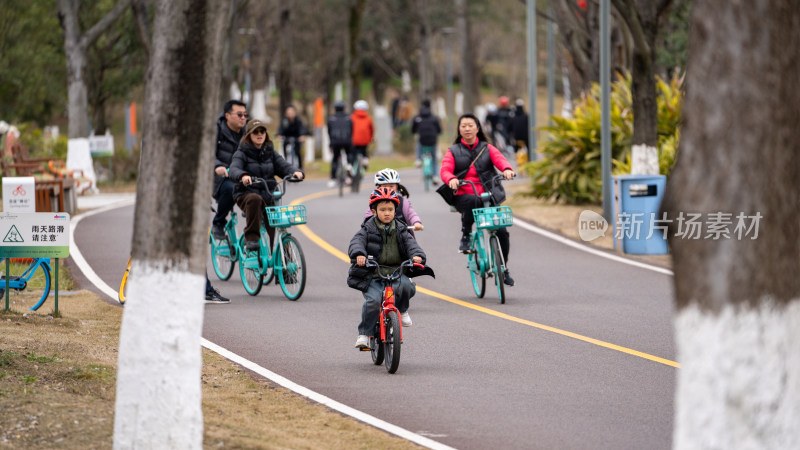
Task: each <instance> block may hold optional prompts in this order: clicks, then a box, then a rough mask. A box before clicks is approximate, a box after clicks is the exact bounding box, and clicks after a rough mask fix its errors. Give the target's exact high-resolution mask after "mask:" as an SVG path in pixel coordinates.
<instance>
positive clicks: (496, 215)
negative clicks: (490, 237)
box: [472, 206, 514, 230]
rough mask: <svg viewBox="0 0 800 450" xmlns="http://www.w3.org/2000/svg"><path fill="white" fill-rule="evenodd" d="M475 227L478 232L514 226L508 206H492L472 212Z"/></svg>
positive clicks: (512, 216) (512, 215)
mask: <svg viewBox="0 0 800 450" xmlns="http://www.w3.org/2000/svg"><path fill="white" fill-rule="evenodd" d="M472 215H473V216H474V217H475V226H476V227H477V228H478V229H479V230H497V229H499V228H505V227H510V226H511V225H513V224H514V214H513V213H512V211H511V207H509V206H492V207H490V208H475V209H473V210H472Z"/></svg>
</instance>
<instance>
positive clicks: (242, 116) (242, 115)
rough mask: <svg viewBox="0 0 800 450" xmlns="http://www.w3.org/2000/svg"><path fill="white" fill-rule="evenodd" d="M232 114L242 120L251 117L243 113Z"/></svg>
mask: <svg viewBox="0 0 800 450" xmlns="http://www.w3.org/2000/svg"><path fill="white" fill-rule="evenodd" d="M230 114H233V115H234V116H237V117H239V118H240V119H242V118H247V117H249V116H248V115H247V113H243V112H236V113H234V112H232V113H230Z"/></svg>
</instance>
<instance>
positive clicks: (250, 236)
mask: <svg viewBox="0 0 800 450" xmlns="http://www.w3.org/2000/svg"><path fill="white" fill-rule="evenodd" d="M236 204H237V205H239V208H241V209H242V211H244V217H245V222H246V224H245V226H244V240H245V241H257V240H258V238H259V232H260V231H261V222H262V221H263V220H264V208H265V207H266V206H267V203H266V202H265V201H264V199H263V198H261V196H260V195H258V194H256V193H253V192H248V193H247V194H242V195H240V196H239V197H238V198H237V199H236ZM264 227H265V228H266V229H267V234H268V235H269V245H270V246H271V245H272V240H273V238H274V237H275V229H274V228H272V227H271V226H269V223H267V222H265V223H264Z"/></svg>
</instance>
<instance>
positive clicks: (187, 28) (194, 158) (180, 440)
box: [114, 0, 228, 449]
mask: <svg viewBox="0 0 800 450" xmlns="http://www.w3.org/2000/svg"><path fill="white" fill-rule="evenodd" d="M227 7H228V3H227V2H226V1H224V0H159V1H157V2H156V6H155V16H154V17H155V21H154V24H153V39H152V41H151V42H152V43H153V46H152V51H151V54H150V64H149V67H148V71H147V78H146V80H145V99H144V114H143V117H144V118H145V119H144V124H143V130H144V135H143V148H142V158H141V164H140V171H139V183H138V186H137V199H136V216H135V222H134V231H133V251H132V257H133V262H132V265H131V277H130V280H129V281H128V283H129V299H128V302H127V303H126V305H125V313H124V315H123V318H122V331H121V333H120V348H119V369H118V374H117V398H116V410H115V416H114V417H115V421H114V448H117V449H126V448H201V447H202V442H203V416H202V409H201V390H200V369H201V364H202V361H201V353H200V333H201V329H202V323H203V301H202V299H203V294H204V286H205V275H204V272H205V259H206V239H207V236H208V231H207V230H208V218H209V216H208V205H209V203H208V202H209V194H210V193H211V176H210V174H211V173H212V159H213V154H212V153H211V149H213V148H214V145H213V142H214V137H215V129H214V126H213V124H214V121H215V118H216V115H217V114H218V106H217V99H218V89H219V80H220V70H219V64H220V53H221V44H220V43H221V42H222V40H223V35H224V24H225V20H226V18H227V15H226V13H227Z"/></svg>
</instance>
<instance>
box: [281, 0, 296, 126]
mask: <svg viewBox="0 0 800 450" xmlns="http://www.w3.org/2000/svg"><path fill="white" fill-rule="evenodd" d="M292 3H293V2H292V1H291V0H286V1H282V2H280V5H281V6H280V24H279V25H278V30H279V34H280V37H279V38H278V39H279V40H280V52H279V53H278V98H279V101H278V103H279V108H280V110H279V118H278V120H280V116H282V115H283V112H284V111H285V110H286V107H287V106H289V105H291V104H292V93H293V89H292V24H291V22H290V17H291V12H292Z"/></svg>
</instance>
